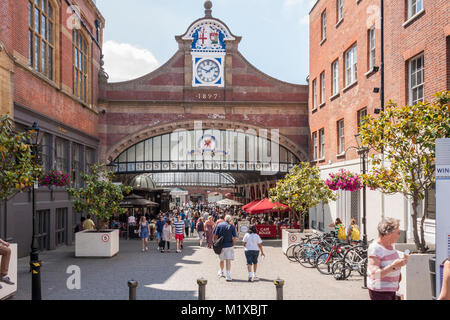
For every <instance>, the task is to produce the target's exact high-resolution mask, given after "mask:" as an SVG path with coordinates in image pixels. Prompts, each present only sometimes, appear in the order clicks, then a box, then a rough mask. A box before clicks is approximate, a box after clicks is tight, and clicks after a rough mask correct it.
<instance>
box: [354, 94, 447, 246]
mask: <svg viewBox="0 0 450 320" xmlns="http://www.w3.org/2000/svg"><path fill="white" fill-rule="evenodd" d="M435 97H436V99H435V100H434V101H433V102H431V103H429V102H423V103H422V102H420V103H418V104H416V105H414V106H404V107H398V106H397V105H396V104H395V103H393V102H389V103H388V105H387V107H386V108H385V111H384V112H382V113H381V114H380V117H379V118H377V119H376V118H374V117H372V116H369V117H367V118H366V119H364V124H363V125H362V126H361V130H360V134H361V140H362V144H363V145H365V146H368V147H369V148H372V149H374V150H375V151H377V152H380V153H381V152H383V153H384V156H385V160H386V161H387V163H389V168H385V167H384V162H383V161H382V159H381V158H380V157H379V156H378V157H376V156H372V157H371V158H372V165H373V169H372V170H371V171H370V172H369V173H368V174H367V175H365V176H364V183H365V184H366V185H368V186H369V187H370V188H372V189H375V188H378V189H380V190H381V191H382V192H384V193H397V192H401V193H403V194H405V195H406V196H409V197H411V198H412V200H413V209H414V210H413V211H414V212H413V220H414V221H413V222H415V221H416V220H417V208H418V205H419V200H423V199H424V198H425V194H426V191H427V190H430V189H431V187H432V186H433V184H434V182H435V156H436V139H438V138H448V137H450V109H449V105H448V103H449V101H450V91H446V92H445V91H444V92H440V93H438V94H436V95H435ZM414 227H417V226H416V224H415V223H414ZM422 227H423V222H422ZM414 232H415V241H416V245H417V247H418V249H419V250H421V251H424V250H425V249H426V247H425V242H424V240H423V239H420V240H419V239H418V237H417V239H416V235H417V230H414ZM422 234H423V230H422Z"/></svg>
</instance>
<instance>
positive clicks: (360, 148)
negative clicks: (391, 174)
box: [355, 133, 369, 289]
mask: <svg viewBox="0 0 450 320" xmlns="http://www.w3.org/2000/svg"><path fill="white" fill-rule="evenodd" d="M355 139H356V143H357V144H358V154H359V156H360V158H361V164H362V173H363V174H366V173H367V156H368V154H369V148H366V147H363V146H362V144H361V136H360V134H359V133H358V134H357V135H355ZM366 191H367V187H366V186H365V185H364V186H363V218H362V223H363V244H364V247H365V248H367V220H366V219H367V216H366V208H367V205H366ZM363 288H365V289H366V288H367V264H366V270H365V271H364V286H363Z"/></svg>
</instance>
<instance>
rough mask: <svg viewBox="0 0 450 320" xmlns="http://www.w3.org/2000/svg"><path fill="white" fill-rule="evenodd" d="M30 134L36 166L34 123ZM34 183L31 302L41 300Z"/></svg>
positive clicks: (38, 135)
mask: <svg viewBox="0 0 450 320" xmlns="http://www.w3.org/2000/svg"><path fill="white" fill-rule="evenodd" d="M28 131H29V132H30V134H31V152H32V155H33V161H34V163H35V164H36V163H37V158H38V152H39V151H38V146H39V143H40V140H41V138H42V133H41V132H40V130H39V126H38V124H37V123H36V122H35V123H33V125H32V126H31V127H30V128H28ZM36 183H37V182H36V181H34V183H33V186H32V192H31V196H32V210H33V211H32V213H33V239H32V241H31V252H30V267H31V299H32V300H42V295H41V273H40V270H41V262H40V261H39V244H38V240H37V237H36V195H35V189H36Z"/></svg>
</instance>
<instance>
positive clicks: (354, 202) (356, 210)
mask: <svg viewBox="0 0 450 320" xmlns="http://www.w3.org/2000/svg"><path fill="white" fill-rule="evenodd" d="M360 195H361V193H360V192H359V191H353V192H352V193H351V204H350V206H351V207H350V210H351V217H352V218H354V219H355V220H356V223H358V224H359V218H360V216H361V215H360V207H361V206H360Z"/></svg>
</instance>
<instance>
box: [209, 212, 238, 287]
mask: <svg viewBox="0 0 450 320" xmlns="http://www.w3.org/2000/svg"><path fill="white" fill-rule="evenodd" d="M232 220H233V218H232V217H231V216H230V215H227V216H226V217H225V222H221V223H219V224H218V225H217V227H216V229H215V230H214V242H216V241H217V240H218V239H220V238H221V237H223V244H222V250H221V252H220V254H219V260H220V269H219V272H218V276H219V277H225V275H224V272H223V268H224V264H225V262H226V278H225V279H226V281H233V280H232V279H231V261H232V260H234V245H235V244H236V240H237V232H236V228H235V227H234V226H233V225H232V224H231V222H232Z"/></svg>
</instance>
